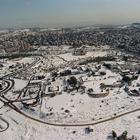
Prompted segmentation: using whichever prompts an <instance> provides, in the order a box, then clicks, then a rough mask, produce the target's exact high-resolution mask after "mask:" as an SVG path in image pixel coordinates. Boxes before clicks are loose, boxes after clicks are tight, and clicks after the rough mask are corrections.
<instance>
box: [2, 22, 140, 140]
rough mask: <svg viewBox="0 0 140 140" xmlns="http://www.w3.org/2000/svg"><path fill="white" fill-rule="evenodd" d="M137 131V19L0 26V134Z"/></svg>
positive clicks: (128, 135)
mask: <svg viewBox="0 0 140 140" xmlns="http://www.w3.org/2000/svg"><path fill="white" fill-rule="evenodd" d="M139 132H140V24H139V23H133V24H129V25H123V26H100V27H98V26H89V27H73V28H63V29H57V28H55V29H49V28H48V29H44V28H31V29H19V30H15V29H8V30H1V31H0V140H5V139H12V140H39V139H40V140H44V139H47V140H56V139H59V140H76V139H77V140H139V139H140V133H139Z"/></svg>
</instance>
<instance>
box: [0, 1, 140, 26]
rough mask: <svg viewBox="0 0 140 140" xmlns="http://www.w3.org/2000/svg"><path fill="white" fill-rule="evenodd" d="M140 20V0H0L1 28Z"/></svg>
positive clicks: (119, 22) (115, 22) (123, 22)
mask: <svg viewBox="0 0 140 140" xmlns="http://www.w3.org/2000/svg"><path fill="white" fill-rule="evenodd" d="M139 21H140V0H0V27H16V26H18V27H20V26H25V25H26V26H46V27H55V26H56V27H58V26H71V25H88V24H89V25H94V24H125V23H131V22H139Z"/></svg>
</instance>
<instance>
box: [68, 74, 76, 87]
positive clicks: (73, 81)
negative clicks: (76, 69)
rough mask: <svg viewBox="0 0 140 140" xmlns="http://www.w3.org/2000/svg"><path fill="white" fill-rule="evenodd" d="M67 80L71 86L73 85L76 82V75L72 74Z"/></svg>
mask: <svg viewBox="0 0 140 140" xmlns="http://www.w3.org/2000/svg"><path fill="white" fill-rule="evenodd" d="M67 82H68V83H69V85H70V86H71V87H75V86H76V84H77V79H76V77H74V76H72V77H70V78H69V79H68V80H67Z"/></svg>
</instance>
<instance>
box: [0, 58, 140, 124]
mask: <svg viewBox="0 0 140 140" xmlns="http://www.w3.org/2000/svg"><path fill="white" fill-rule="evenodd" d="M38 61H40V58H39V59H36V61H34V62H33V63H32V64H31V65H29V66H28V67H26V68H25V69H24V70H26V69H28V68H31V67H32V66H33V65H35V64H36V63H37V62H38ZM21 71H22V70H20V71H18V72H15V73H11V74H8V75H5V76H4V77H3V78H5V77H9V76H13V75H15V74H17V73H19V72H21ZM5 82H7V84H8V86H7V87H6V89H4V90H3V91H2V92H0V93H1V95H2V94H4V93H6V92H8V91H9V90H11V88H12V87H13V85H14V83H13V82H12V81H11V82H12V84H10V83H9V82H10V81H9V80H5ZM10 85H11V86H10ZM0 101H2V102H3V103H4V104H7V105H8V106H9V107H10V108H12V109H13V110H15V111H16V112H18V113H20V114H22V115H23V116H25V117H28V118H29V119H32V120H34V121H37V122H40V123H43V124H47V125H52V126H62V127H76V126H88V125H97V124H100V123H104V122H108V121H111V120H114V119H117V118H120V117H122V116H125V115H128V114H130V113H134V112H137V111H140V107H139V108H137V109H133V110H131V111H128V112H125V113H121V114H118V115H116V116H113V117H110V118H107V119H103V120H99V121H96V122H95V121H94V122H90V123H77V124H72V123H71V124H70V123H64V124H63V123H50V122H44V121H42V120H39V119H36V118H32V117H31V116H29V115H27V114H25V113H23V112H22V111H21V110H19V109H18V108H17V107H16V106H15V105H14V104H13V103H12V102H10V101H9V100H8V99H7V98H5V97H4V96H0Z"/></svg>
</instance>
